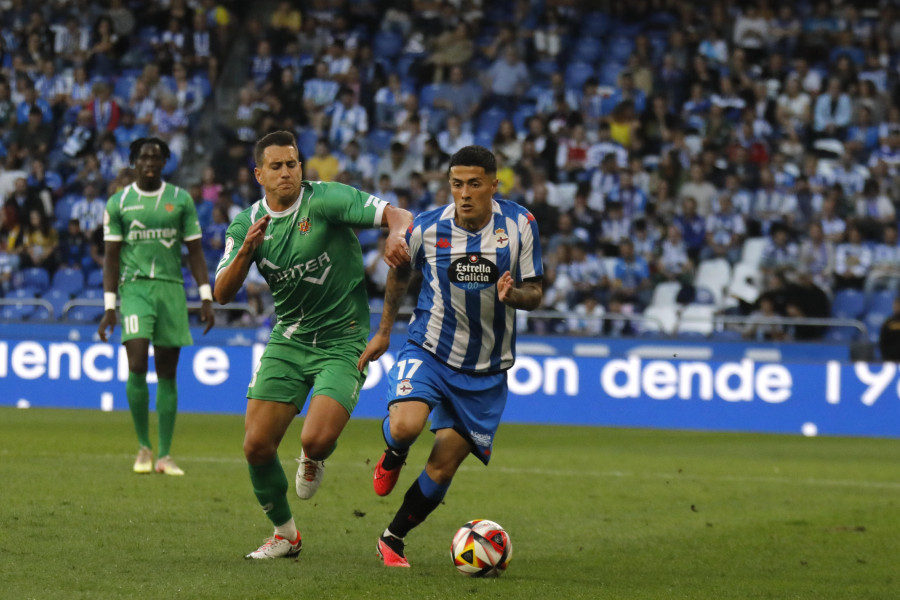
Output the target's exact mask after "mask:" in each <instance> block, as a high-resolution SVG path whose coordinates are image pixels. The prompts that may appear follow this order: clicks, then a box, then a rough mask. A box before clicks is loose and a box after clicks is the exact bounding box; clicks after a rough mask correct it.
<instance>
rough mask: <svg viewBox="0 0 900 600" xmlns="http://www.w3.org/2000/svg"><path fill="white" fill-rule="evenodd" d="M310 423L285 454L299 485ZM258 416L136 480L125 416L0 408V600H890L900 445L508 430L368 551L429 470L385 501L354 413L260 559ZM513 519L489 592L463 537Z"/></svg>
mask: <svg viewBox="0 0 900 600" xmlns="http://www.w3.org/2000/svg"><path fill="white" fill-rule="evenodd" d="M298 425H299V424H294V426H292V428H291V430H290V431H289V432H288V436H287V438H286V439H285V442H284V444H283V447H282V455H281V459H282V461H283V463H284V465H285V470H286V471H287V473H288V477H289V480H290V481H291V486H292V487H293V478H294V471H295V467H296V463H295V462H294V461H293V457H294V455H295V454H296V453H298V452H299V431H300V428H299V426H298ZM242 437H243V419H242V418H241V417H239V416H227V415H198V414H181V415H179V421H178V427H177V431H176V439H175V446H174V453H175V456H176V458H177V459H178V462H179V464H180V465H181V466H182V467H183V468H184V469H185V471H186V472H187V475H186V476H185V477H183V478H171V477H164V476H162V475H143V476H140V475H134V474H133V473H131V463H132V460H133V458H134V451H135V450H136V448H135V441H134V437H133V434H132V430H131V422H130V418H129V416H128V414H127V413H126V412H121V411H119V412H113V413H102V412H96V411H68V410H46V409H45V410H38V409H29V410H18V409H14V408H2V409H0V598H17V599H19V598H53V599H70V598H71V599H80V598H84V599H103V598H116V599H120V598H139V599H141V600H150V599H155V598H215V599H217V600H224V599H230V598H241V599H244V598H286V599H287V598H290V599H295V598H317V599H327V598H339V599H342V598H373V599H388V600H402V599H407V598H408V599H416V600H423V599H427V598H435V599H437V598H440V599H448V598H449V599H452V598H463V597H466V598H476V599H477V598H484V599H491V600H493V599H504V598H523V599H531V598H535V599H537V598H540V599H544V598H563V599H571V598H591V599H594V598H597V599H628V600H636V599H667V600H668V599H673V598H676V599H681V598H686V599H694V598H697V599H701V598H710V599H716V600H722V599H732V598H733V599H736V600H737V599H740V600H748V599H755V598H771V599H778V600H784V599H791V598H802V599H807V598H808V599H816V600H819V599H829V598H835V599H838V598H840V599H848V598H849V599H854V600H868V599H881V598H884V599H894V598H897V597H898V590H900V567H898V557H900V442H898V441H897V440H877V439H874V440H873V439H849V438H803V437H788V436H768V435H745V434H725V433H694V432H665V431H646V430H626V429H601V428H581V427H547V426H525V425H512V424H504V425H503V426H501V428H500V431H499V433H498V436H497V440H496V445H495V456H494V458H493V460H492V462H491V465H490V466H489V467H483V466H482V465H481V464H480V463H478V462H477V461H475V460H474V459H472V458H470V459H469V460H467V461H466V463H464V464H463V467H462V469H461V470H460V472H459V474H458V475H457V478H456V481H455V482H454V484H453V486H452V487H451V489H450V492H449V493H448V495H447V498H446V500H445V504H444V505H443V506H441V507H439V508H438V510H437V511H435V513H434V514H433V515H432V517H431V518H430V519H429V520H428V521H427V522H426V523H425V524H423V525H422V526H420V527H419V528H417V529H416V530H414V531H413V532H412V533H411V534H410V536H409V537H408V538H407V556H408V557H409V559H410V562H411V563H412V569H408V570H407V569H386V568H384V567H383V566H381V564H380V562H379V561H378V559H377V558H376V557H375V540H376V537H377V536H378V534H379V533H380V532H381V531H382V530H383V529H384V527H385V526H386V524H387V523H388V522H389V521H390V519H391V517H392V516H393V513H394V511H395V510H396V508H397V507H398V505H399V502H400V500H401V497H402V495H403V493H404V492H405V489H406V488H407V487H408V486H409V484H410V483H411V482H412V480H413V479H414V478H415V477H416V476H417V475H418V473H419V471H420V470H421V468H422V465H423V463H424V460H425V457H426V454H427V451H428V448H429V447H430V443H431V435H430V434H429V433H427V432H426V433H424V434H423V436H422V439H420V440H419V443H418V444H417V445H416V446H414V448H413V452H412V453H411V456H410V459H409V464H408V466H407V467H406V468H405V470H404V472H403V473H402V475H401V477H400V483H399V484H398V488H397V490H395V492H394V494H392V495H391V496H389V497H387V498H379V497H377V496H375V494H374V492H373V491H372V487H371V473H372V468H373V467H374V464H375V461H376V460H377V459H378V457H379V455H380V453H381V450H382V441H381V434H380V431H379V423H378V422H376V421H372V420H352V421H351V422H350V424H349V425H348V427H347V429H346V431H345V433H344V435H343V437H342V438H341V442H340V446H339V447H338V450H337V452H336V453H335V454H334V456H333V457H332V458H331V459H329V461H328V462H327V470H326V474H325V480H324V483H323V485H322V488H321V489H320V490H319V492H318V494H317V495H316V496H315V498H313V499H312V500H310V501H306V502H304V501H301V500H299V499H297V498H296V496H295V495H294V493H293V490H291V491H290V496H291V506H292V508H293V510H294V515H295V519H296V521H297V524H298V525H299V527H300V530H301V532H302V534H303V546H304V549H303V552H302V554H301V555H300V557H299V559H298V560H273V561H262V562H251V561H246V560H244V559H243V558H242V556H243V554H245V553H246V552H249V551H250V550H253V549H254V548H255V547H256V546H257V545H259V544H260V543H261V542H262V541H263V539H264V538H265V537H266V536H268V535H270V533H271V528H270V526H269V524H268V521H267V520H266V519H265V517H264V515H263V513H262V511H261V510H260V509H259V507H258V506H257V504H256V501H255V498H254V497H253V494H252V491H251V488H250V483H249V479H248V475H247V468H246V465H245V464H244V461H243V456H242V453H241V440H242ZM474 518H489V519H493V520H496V521H498V522H499V523H501V524H502V525H503V526H504V527H505V528H506V529H507V530H508V531H509V533H510V536H511V538H512V541H513V546H514V554H513V559H512V562H511V564H510V568H509V570H508V571H507V573H506V574H504V575H503V576H502V577H500V578H499V579H496V580H477V579H469V578H466V577H463V576H462V575H459V574H458V573H457V572H456V570H455V569H454V568H453V566H452V564H451V561H450V557H449V545H450V540H451V538H452V536H453V533H454V532H455V530H456V529H457V527H459V526H461V525H462V524H463V523H465V522H466V521H468V520H470V519H474Z"/></svg>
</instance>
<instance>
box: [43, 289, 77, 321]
mask: <svg viewBox="0 0 900 600" xmlns="http://www.w3.org/2000/svg"><path fill="white" fill-rule="evenodd" d="M41 298H43V299H44V300H46V301H47V302H49V303H50V305H51V306H52V307H53V315H52V316H51V317H49V318H51V319H53V320H54V321H59V320H60V319H62V318H63V308H65V306H66V303H67V302H68V301H69V300H71V299H72V296H71V295H70V294H69V293H68V292H65V291H63V290H61V289H57V288H50V289H49V290H47V291H46V292H45V293H44V294H43V295H42V296H41Z"/></svg>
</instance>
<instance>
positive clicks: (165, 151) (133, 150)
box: [128, 137, 172, 164]
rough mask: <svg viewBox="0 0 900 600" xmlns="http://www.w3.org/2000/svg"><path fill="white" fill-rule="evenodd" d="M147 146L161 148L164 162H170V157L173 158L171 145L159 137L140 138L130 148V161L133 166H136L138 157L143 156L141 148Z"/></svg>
mask: <svg viewBox="0 0 900 600" xmlns="http://www.w3.org/2000/svg"><path fill="white" fill-rule="evenodd" d="M146 144H156V145H157V146H159V151H160V152H162V157H163V160H164V161H168V160H169V157H170V156H172V151H171V150H169V145H168V144H167V143H165V142H164V141H162V140H161V139H159V138H158V137H145V138H138V139H136V140H134V141H133V142H131V145H130V146H128V161H129V162H130V163H131V164H134V161H136V160H137V158H138V156H140V155H141V148H143V147H144V146H145V145H146Z"/></svg>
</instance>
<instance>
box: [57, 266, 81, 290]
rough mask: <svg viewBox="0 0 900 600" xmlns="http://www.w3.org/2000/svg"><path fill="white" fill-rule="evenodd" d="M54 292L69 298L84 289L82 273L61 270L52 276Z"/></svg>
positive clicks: (66, 269) (79, 271) (75, 270)
mask: <svg viewBox="0 0 900 600" xmlns="http://www.w3.org/2000/svg"><path fill="white" fill-rule="evenodd" d="M51 287H52V289H54V290H59V291H61V292H63V293H64V294H66V295H67V296H69V297H71V296H74V295H75V294H77V293H79V292H80V291H81V290H83V289H84V273H82V272H81V269H72V268H68V267H66V268H62V269H59V270H58V271H56V273H54V274H53V285H52V286H51Z"/></svg>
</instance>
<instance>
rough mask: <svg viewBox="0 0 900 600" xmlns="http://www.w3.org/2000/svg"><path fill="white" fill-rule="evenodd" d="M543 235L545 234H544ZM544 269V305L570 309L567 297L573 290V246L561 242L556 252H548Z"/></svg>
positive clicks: (561, 309)
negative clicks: (571, 272)
mask: <svg viewBox="0 0 900 600" xmlns="http://www.w3.org/2000/svg"><path fill="white" fill-rule="evenodd" d="M542 237H543V236H542ZM547 256H548V259H549V260H548V261H547V265H546V266H545V270H544V278H545V282H544V298H543V302H542V304H543V306H544V307H546V308H548V309H551V310H558V311H565V310H567V309H568V304H567V298H568V297H569V296H570V294H571V292H572V291H573V289H574V288H573V285H572V278H571V274H570V271H571V267H572V246H569V245H567V244H561V245H560V246H558V247H557V248H556V252H555V253H554V254H552V255H551V254H548V255H547Z"/></svg>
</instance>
